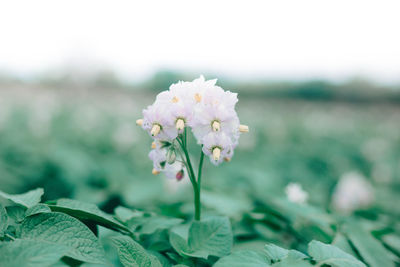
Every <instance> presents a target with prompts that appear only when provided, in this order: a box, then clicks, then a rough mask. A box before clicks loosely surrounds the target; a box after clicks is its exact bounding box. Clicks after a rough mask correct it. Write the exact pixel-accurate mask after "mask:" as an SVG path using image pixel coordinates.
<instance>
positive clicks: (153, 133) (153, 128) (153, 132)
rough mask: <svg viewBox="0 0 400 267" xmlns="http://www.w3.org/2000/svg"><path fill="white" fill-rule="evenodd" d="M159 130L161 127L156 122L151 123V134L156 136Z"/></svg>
mask: <svg viewBox="0 0 400 267" xmlns="http://www.w3.org/2000/svg"><path fill="white" fill-rule="evenodd" d="M160 131H161V127H160V125H158V124H153V127H152V128H151V131H150V133H151V136H157V135H158V134H159V133H160Z"/></svg>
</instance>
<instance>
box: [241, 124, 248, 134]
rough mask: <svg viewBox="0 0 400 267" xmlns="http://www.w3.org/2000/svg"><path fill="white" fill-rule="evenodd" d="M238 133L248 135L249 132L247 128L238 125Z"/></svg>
mask: <svg viewBox="0 0 400 267" xmlns="http://www.w3.org/2000/svg"><path fill="white" fill-rule="evenodd" d="M239 132H241V133H248V132H249V126H247V125H244V124H240V125H239Z"/></svg>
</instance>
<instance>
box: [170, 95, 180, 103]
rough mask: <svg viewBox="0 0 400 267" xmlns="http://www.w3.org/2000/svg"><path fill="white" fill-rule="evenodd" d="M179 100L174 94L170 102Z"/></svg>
mask: <svg viewBox="0 0 400 267" xmlns="http://www.w3.org/2000/svg"><path fill="white" fill-rule="evenodd" d="M178 101H179V98H177V97H176V96H174V97H173V98H172V100H171V102H172V103H177V102H178Z"/></svg>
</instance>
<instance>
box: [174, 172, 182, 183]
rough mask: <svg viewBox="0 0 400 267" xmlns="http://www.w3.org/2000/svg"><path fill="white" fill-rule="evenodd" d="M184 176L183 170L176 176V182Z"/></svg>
mask: <svg viewBox="0 0 400 267" xmlns="http://www.w3.org/2000/svg"><path fill="white" fill-rule="evenodd" d="M183 176H184V172H183V170H180V171H179V172H177V173H176V175H175V177H176V180H178V181H180V180H182V178H183Z"/></svg>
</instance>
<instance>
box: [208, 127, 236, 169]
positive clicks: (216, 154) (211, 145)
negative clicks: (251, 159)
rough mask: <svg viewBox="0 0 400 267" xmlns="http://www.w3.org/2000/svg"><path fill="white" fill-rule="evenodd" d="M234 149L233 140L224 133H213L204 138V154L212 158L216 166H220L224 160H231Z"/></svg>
mask: <svg viewBox="0 0 400 267" xmlns="http://www.w3.org/2000/svg"><path fill="white" fill-rule="evenodd" d="M233 149H234V144H233V143H232V140H231V139H230V138H229V137H228V136H227V135H226V134H225V133H223V132H220V133H212V132H211V133H209V134H208V135H206V136H205V137H204V138H203V152H204V154H206V155H207V156H209V157H210V160H211V162H212V163H213V164H214V165H218V164H220V163H221V162H222V161H223V160H224V159H230V158H231V157H232V155H233Z"/></svg>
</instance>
